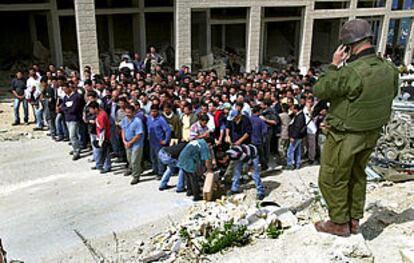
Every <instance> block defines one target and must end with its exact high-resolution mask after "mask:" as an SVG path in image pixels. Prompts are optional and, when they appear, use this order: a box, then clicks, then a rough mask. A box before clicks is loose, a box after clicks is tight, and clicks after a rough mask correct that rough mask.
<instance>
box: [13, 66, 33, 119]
mask: <svg viewBox="0 0 414 263" xmlns="http://www.w3.org/2000/svg"><path fill="white" fill-rule="evenodd" d="M26 88H27V87H26V80H25V79H24V76H23V72H22V71H20V70H19V71H17V73H16V78H14V79H13V80H12V82H11V92H12V93H13V96H14V106H13V108H14V123H13V124H12V125H13V126H15V125H19V124H20V112H19V111H20V104H23V112H24V122H25V123H26V124H29V105H28V104H27V100H26V98H25V96H24V94H25V90H26Z"/></svg>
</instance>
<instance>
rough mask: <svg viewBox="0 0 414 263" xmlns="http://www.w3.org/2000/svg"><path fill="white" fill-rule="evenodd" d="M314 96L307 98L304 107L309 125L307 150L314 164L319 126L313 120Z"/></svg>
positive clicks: (310, 160)
mask: <svg viewBox="0 0 414 263" xmlns="http://www.w3.org/2000/svg"><path fill="white" fill-rule="evenodd" d="M314 102H315V101H314V98H313V97H308V98H306V105H305V107H304V108H303V113H304V114H305V121H306V126H307V135H306V142H307V144H306V145H307V148H308V149H307V150H308V158H309V162H310V163H311V164H312V165H316V164H317V161H316V159H315V158H316V133H317V131H318V128H317V126H316V124H315V121H314V120H313V116H312V111H313V105H314Z"/></svg>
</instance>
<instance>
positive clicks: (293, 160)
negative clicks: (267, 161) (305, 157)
mask: <svg viewBox="0 0 414 263" xmlns="http://www.w3.org/2000/svg"><path fill="white" fill-rule="evenodd" d="M301 163H302V139H295V140H294V141H293V143H292V142H290V144H289V148H288V152H287V164H288V166H294V165H296V168H300V165H301Z"/></svg>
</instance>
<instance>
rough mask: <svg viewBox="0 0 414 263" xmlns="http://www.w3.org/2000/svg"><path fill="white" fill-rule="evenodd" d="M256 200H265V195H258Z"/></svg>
mask: <svg viewBox="0 0 414 263" xmlns="http://www.w3.org/2000/svg"><path fill="white" fill-rule="evenodd" d="M256 198H257V200H260V201H262V200H263V199H264V198H265V195H264V194H258V195H257V196H256Z"/></svg>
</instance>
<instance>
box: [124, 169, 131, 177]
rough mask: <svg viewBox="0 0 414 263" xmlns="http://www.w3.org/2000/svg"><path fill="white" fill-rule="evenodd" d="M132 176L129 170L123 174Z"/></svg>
mask: <svg viewBox="0 0 414 263" xmlns="http://www.w3.org/2000/svg"><path fill="white" fill-rule="evenodd" d="M131 174H132V171H131V170H129V171H126V172H125V173H124V176H130V175H131Z"/></svg>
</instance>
